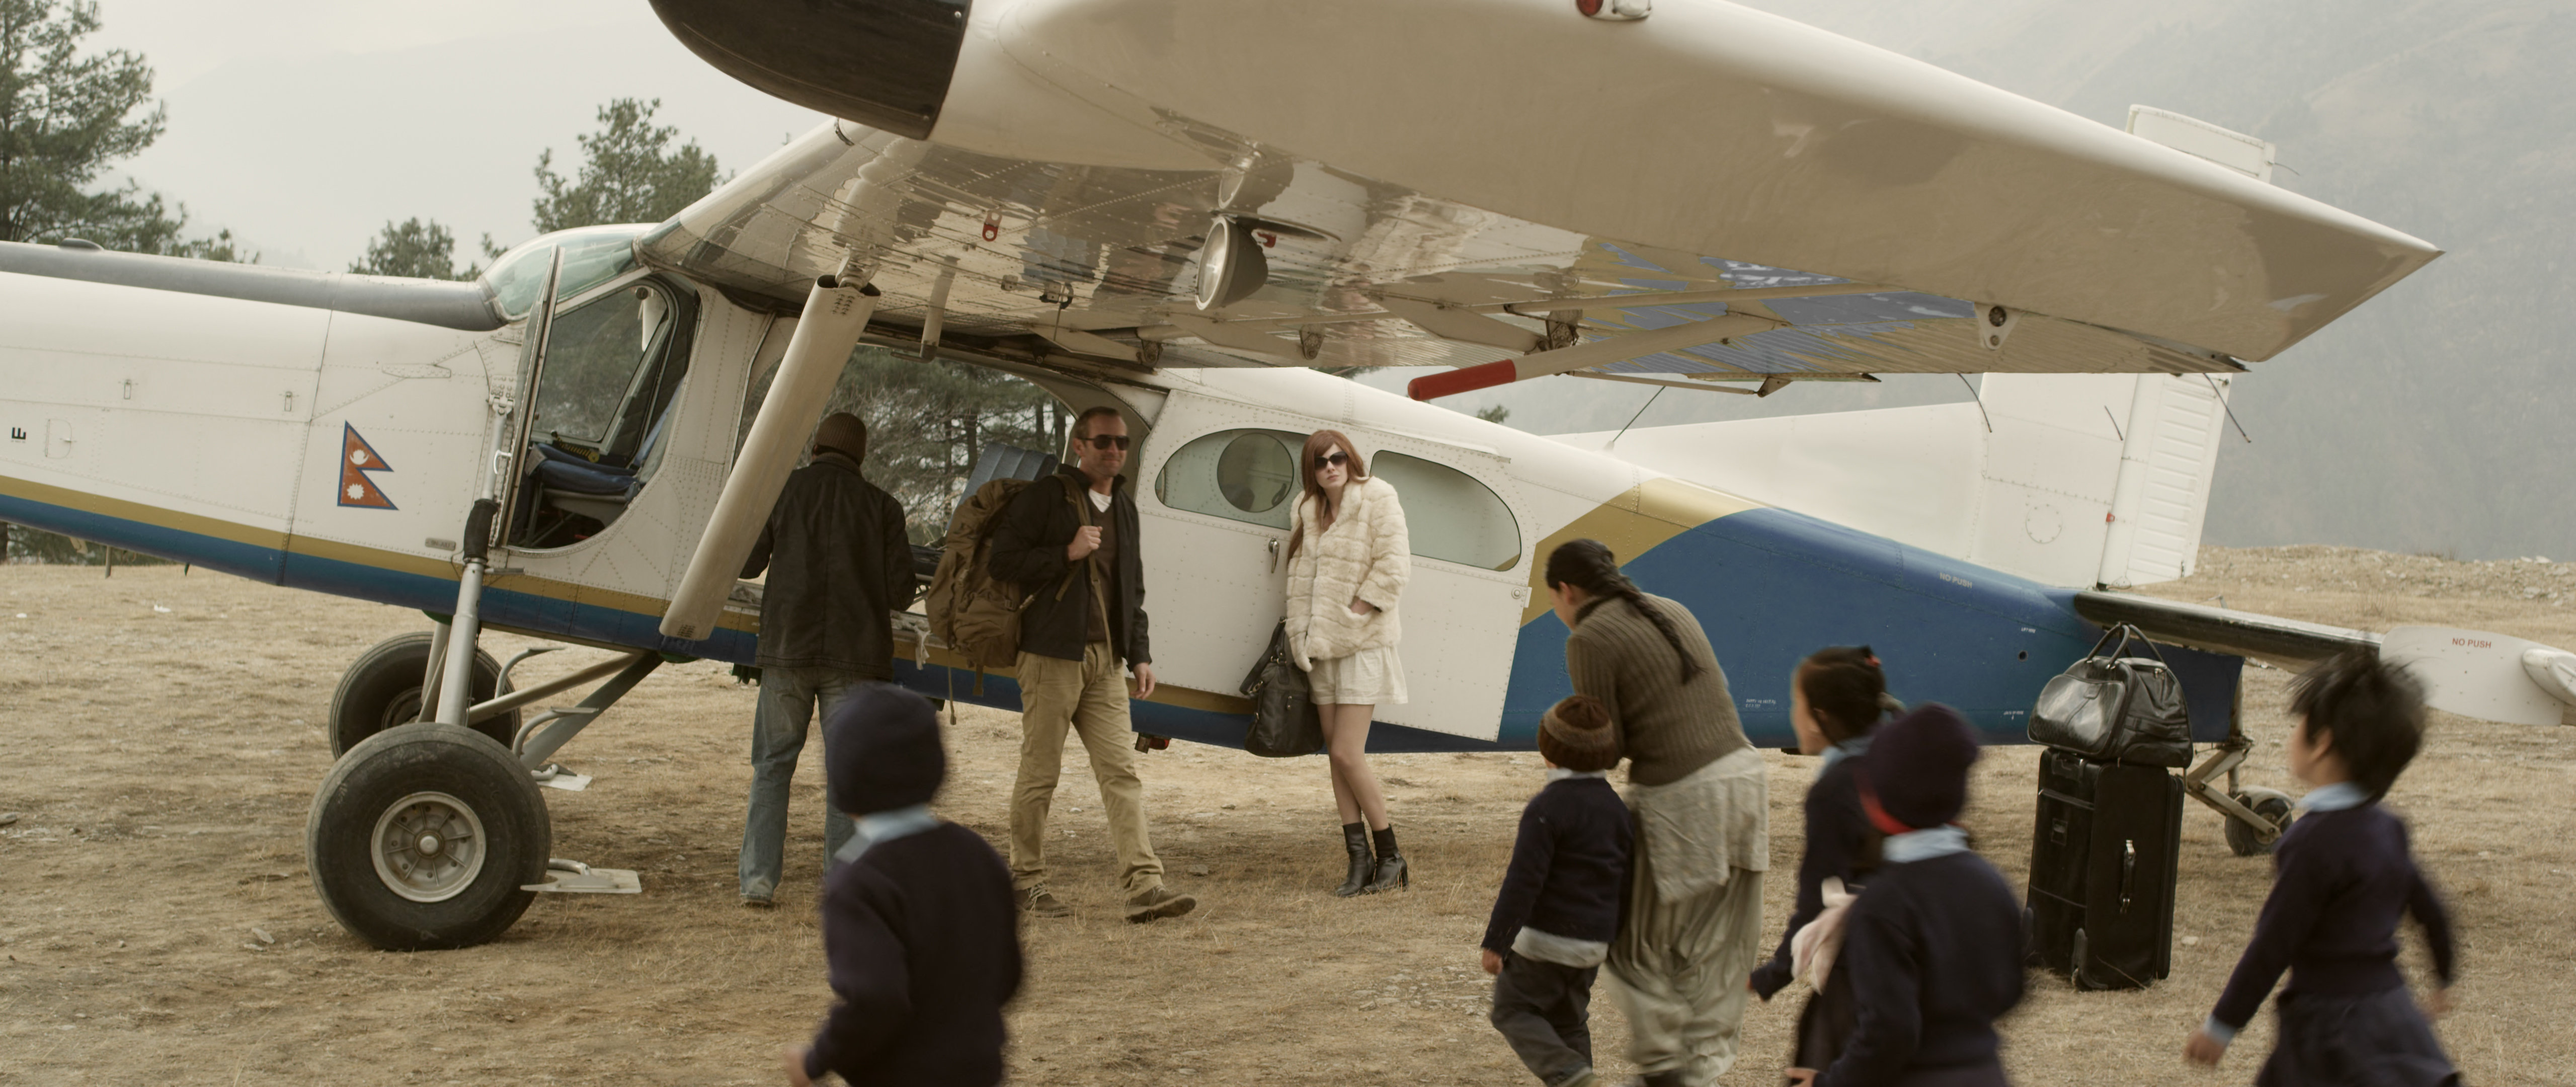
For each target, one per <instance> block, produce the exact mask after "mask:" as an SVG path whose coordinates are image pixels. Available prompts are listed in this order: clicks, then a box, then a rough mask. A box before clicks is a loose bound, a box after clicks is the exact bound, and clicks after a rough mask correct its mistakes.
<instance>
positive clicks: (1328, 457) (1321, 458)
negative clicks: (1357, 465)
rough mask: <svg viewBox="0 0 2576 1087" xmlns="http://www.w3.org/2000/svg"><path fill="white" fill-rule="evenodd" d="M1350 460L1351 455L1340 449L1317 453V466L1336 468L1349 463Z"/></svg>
mask: <svg viewBox="0 0 2576 1087" xmlns="http://www.w3.org/2000/svg"><path fill="white" fill-rule="evenodd" d="M1350 462H1351V455H1350V454H1348V453H1345V452H1342V451H1341V450H1339V449H1336V450H1333V451H1332V452H1330V453H1317V454H1315V467H1317V468H1334V467H1339V466H1341V465H1345V464H1349V463H1350Z"/></svg>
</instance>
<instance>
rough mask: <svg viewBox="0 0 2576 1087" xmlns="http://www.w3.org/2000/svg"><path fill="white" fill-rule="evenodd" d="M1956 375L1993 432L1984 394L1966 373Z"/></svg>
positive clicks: (1979, 415) (1978, 416)
mask: <svg viewBox="0 0 2576 1087" xmlns="http://www.w3.org/2000/svg"><path fill="white" fill-rule="evenodd" d="M1956 376H1957V377H1958V379H1959V384H1961V385H1966V386H1967V387H1968V399H1970V400H1974V401H1976V402H1977V418H1979V419H1984V420H1985V421H1986V433H1988V434H1992V433H1994V432H1995V421H1994V419H1993V418H1992V417H1990V416H1988V415H1987V414H1986V398H1985V397H1984V396H1982V395H1980V394H1979V393H1978V392H1977V386H1976V384H1975V383H1974V382H1971V381H1969V380H1968V375H1966V374H1958V375H1956ZM2105 410H2108V409H2105ZM2117 426H2118V424H2116V423H2115V424H2113V427H2114V429H2116V428H2117ZM2124 440H2125V439H2124Z"/></svg>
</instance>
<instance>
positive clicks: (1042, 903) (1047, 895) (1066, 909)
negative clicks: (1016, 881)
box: [1020, 883, 1073, 917]
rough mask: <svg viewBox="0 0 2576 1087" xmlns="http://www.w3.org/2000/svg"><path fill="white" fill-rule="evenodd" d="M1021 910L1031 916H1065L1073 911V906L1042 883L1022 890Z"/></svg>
mask: <svg viewBox="0 0 2576 1087" xmlns="http://www.w3.org/2000/svg"><path fill="white" fill-rule="evenodd" d="M1020 911H1021V912H1023V913H1026V914H1028V915H1029V916H1031V917H1063V916H1066V915H1068V914H1070V913H1072V912H1073V907H1071V906H1067V905H1065V904H1064V901H1063V900H1062V899H1059V898H1057V897H1056V896H1055V894H1054V893H1053V892H1051V891H1048V890H1047V889H1046V884H1043V883H1041V884H1038V885H1037V886H1035V887H1031V888H1029V889H1028V890H1025V891H1021V892H1020Z"/></svg>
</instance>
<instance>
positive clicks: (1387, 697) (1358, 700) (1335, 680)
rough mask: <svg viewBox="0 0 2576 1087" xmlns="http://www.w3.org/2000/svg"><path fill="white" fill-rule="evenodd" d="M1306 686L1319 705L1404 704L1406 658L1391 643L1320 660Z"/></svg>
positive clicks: (1307, 677) (1307, 675) (1311, 672)
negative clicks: (1396, 651)
mask: <svg viewBox="0 0 2576 1087" xmlns="http://www.w3.org/2000/svg"><path fill="white" fill-rule="evenodd" d="M1306 685H1307V686H1308V687H1309V688H1311V689H1312V690H1313V692H1314V694H1313V697H1314V700H1315V704H1316V705H1318V706H1401V705H1403V704H1404V660H1403V658H1401V657H1398V656H1396V655H1395V647H1394V646H1391V645H1390V646H1384V647H1381V648H1377V649H1363V650H1360V651H1359V652H1357V653H1353V654H1351V655H1349V656H1347V657H1334V658H1333V659H1331V660H1319V661H1316V662H1315V667H1314V668H1312V669H1311V670H1309V671H1308V672H1307V673H1306Z"/></svg>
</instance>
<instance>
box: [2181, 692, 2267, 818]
mask: <svg viewBox="0 0 2576 1087" xmlns="http://www.w3.org/2000/svg"><path fill="white" fill-rule="evenodd" d="M2244 704H2245V693H2244V691H2243V690H2241V689H2240V690H2239V691H2238V692H2237V694H2236V705H2234V706H2231V707H2229V708H2228V714H2227V739H2226V741H2225V742H2223V743H2221V744H2219V745H2218V749H2217V750H2215V751H2212V752H2210V754H2209V757H2208V758H2207V759H2204V760H2202V761H2201V764H2200V765H2198V766H2195V767H2192V768H2191V771H2190V772H2189V773H2186V774H2184V775H2183V776H2182V788H2183V791H2184V792H2186V793H2189V794H2191V796H2192V798H2193V799H2196V800H2198V801H2200V802H2201V803H2203V804H2207V805H2209V806H2210V807H2211V808H2213V809H2216V810H2217V812H2218V814H2220V815H2224V816H2226V817H2227V848H2228V851H2229V852H2232V853H2234V854H2236V855H2237V856H2239V857H2251V856H2254V855H2256V854H2258V853H2269V852H2271V851H2272V847H2273V846H2274V845H2276V844H2278V843H2279V842H2280V840H2281V832H2283V831H2286V830H2288V829H2290V797H2289V794H2287V793H2283V792H2281V791H2280V790H2278V789H2265V788H2261V787H2253V788H2247V787H2244V786H2242V785H2240V784H2239V783H2238V780H2237V770H2238V769H2239V768H2240V767H2242V766H2244V764H2245V755H2246V753H2247V752H2249V751H2252V750H2253V749H2254V741H2252V740H2250V739H2247V738H2246V736H2245V727H2244V724H2243V716H2244ZM2220 774H2225V775H2227V788H2226V790H2225V791H2224V792H2221V791H2220V790H2218V789H2215V788H2212V787H2211V786H2210V783H2209V781H2210V779H2211V778H2214V777H2217V776H2218V775H2220Z"/></svg>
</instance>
